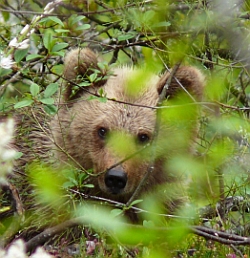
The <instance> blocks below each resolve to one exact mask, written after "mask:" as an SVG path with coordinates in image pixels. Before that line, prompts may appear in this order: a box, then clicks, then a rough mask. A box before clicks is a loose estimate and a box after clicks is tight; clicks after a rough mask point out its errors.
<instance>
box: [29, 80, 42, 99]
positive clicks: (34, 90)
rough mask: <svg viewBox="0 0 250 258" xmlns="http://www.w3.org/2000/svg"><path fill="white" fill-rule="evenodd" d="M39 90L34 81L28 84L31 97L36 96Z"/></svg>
mask: <svg viewBox="0 0 250 258" xmlns="http://www.w3.org/2000/svg"><path fill="white" fill-rule="evenodd" d="M39 92H40V87H39V86H38V85H37V84H36V83H32V84H31V85H30V93H31V95H32V96H33V97H36V96H37V95H38V93H39Z"/></svg>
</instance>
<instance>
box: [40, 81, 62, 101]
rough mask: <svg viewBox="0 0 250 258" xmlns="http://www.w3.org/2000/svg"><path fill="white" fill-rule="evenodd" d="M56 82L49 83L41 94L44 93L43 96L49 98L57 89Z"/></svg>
mask: <svg viewBox="0 0 250 258" xmlns="http://www.w3.org/2000/svg"><path fill="white" fill-rule="evenodd" d="M58 87H59V86H58V84H57V83H51V84H49V85H48V86H47V88H46V89H45V91H44V93H43V95H44V98H45V99H46V98H49V97H51V96H52V95H53V94H55V93H56V92H57V90H58Z"/></svg>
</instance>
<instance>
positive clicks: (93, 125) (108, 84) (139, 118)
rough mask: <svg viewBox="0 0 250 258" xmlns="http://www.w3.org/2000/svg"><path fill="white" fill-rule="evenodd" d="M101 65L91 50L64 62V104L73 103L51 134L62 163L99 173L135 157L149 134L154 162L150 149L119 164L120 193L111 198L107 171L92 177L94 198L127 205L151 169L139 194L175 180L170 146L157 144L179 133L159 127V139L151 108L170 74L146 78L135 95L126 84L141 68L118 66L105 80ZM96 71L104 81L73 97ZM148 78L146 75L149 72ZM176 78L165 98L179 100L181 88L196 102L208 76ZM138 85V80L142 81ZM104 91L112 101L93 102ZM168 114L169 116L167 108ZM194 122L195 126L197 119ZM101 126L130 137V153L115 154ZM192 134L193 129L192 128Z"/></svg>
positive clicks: (188, 72)
mask: <svg viewBox="0 0 250 258" xmlns="http://www.w3.org/2000/svg"><path fill="white" fill-rule="evenodd" d="M97 62H98V58H97V56H96V55H95V54H94V53H93V52H92V51H91V50H90V49H82V50H79V49H75V50H72V51H71V52H69V53H68V55H67V56H66V58H65V71H64V77H65V79H66V80H67V84H66V90H65V92H64V98H63V100H62V101H65V102H66V103H68V105H66V106H65V105H62V106H60V109H59V112H58V115H57V116H56V118H55V119H54V120H53V121H52V123H51V130H52V135H53V138H54V140H55V142H56V148H57V149H58V151H57V154H56V155H57V157H58V158H59V159H60V160H61V161H62V162H65V163H71V164H73V165H75V166H80V167H83V168H84V169H91V168H93V169H94V173H99V172H105V171H106V172H107V171H108V170H109V169H110V168H111V167H112V166H113V165H114V164H116V163H119V162H120V161H121V160H122V159H124V158H126V156H128V155H131V154H133V152H136V151H138V149H140V148H142V147H143V146H144V145H145V144H142V143H141V144H138V143H137V142H136V141H137V140H138V137H140V136H141V135H146V136H148V137H149V140H150V141H151V140H153V142H155V145H154V144H153V146H156V151H155V154H154V155H155V158H154V162H153V164H152V151H153V148H149V150H145V151H143V152H141V153H139V154H137V155H135V156H133V157H132V158H129V159H128V160H126V161H124V162H123V163H121V164H119V165H117V167H115V168H114V169H116V170H118V171H122V172H124V173H125V174H126V175H127V182H126V185H125V187H124V189H121V191H120V192H119V193H117V194H112V192H111V191H110V189H109V188H108V187H107V186H106V184H105V173H102V174H101V175H100V176H98V178H97V179H96V178H94V179H93V183H94V184H95V186H96V188H95V194H99V196H103V197H108V198H111V199H114V200H118V201H123V202H127V201H128V200H129V198H130V197H131V196H132V194H133V193H134V191H135V189H136V187H137V186H138V184H139V182H140V181H141V180H142V178H143V177H144V175H145V173H146V172H147V171H148V169H149V167H150V166H151V165H153V167H154V169H153V171H152V172H151V174H150V175H149V177H148V179H147V181H146V183H145V184H144V186H143V187H142V189H141V191H140V195H142V194H145V193H148V192H152V189H154V188H156V187H157V186H159V185H163V184H165V183H172V182H174V181H176V176H175V175H173V174H172V173H168V171H165V170H166V169H165V163H166V161H167V159H168V157H169V155H170V154H169V153H167V150H168V148H166V149H167V150H165V149H163V148H164V146H163V147H159V148H158V147H157V143H159V142H161V141H163V142H164V139H165V138H166V137H165V135H167V134H168V133H171V130H174V129H173V128H172V126H173V125H171V126H170V127H171V128H169V127H168V125H166V124H160V125H159V130H158V134H157V135H156V136H155V128H156V119H157V115H156V110H155V109H154V108H147V107H156V106H157V104H158V100H159V94H160V93H161V91H162V88H163V87H164V85H165V83H166V81H167V80H168V78H169V76H170V73H168V72H166V73H165V74H164V75H163V76H161V77H158V76H157V75H150V76H148V77H147V78H146V80H143V78H142V80H141V81H142V84H144V85H143V87H141V88H140V90H139V92H138V93H137V94H136V95H133V94H132V93H131V92H129V90H128V88H127V86H128V84H129V83H130V79H131V78H132V79H133V78H135V77H136V76H137V74H138V70H137V69H133V68H129V67H120V68H116V69H114V70H113V75H111V76H110V77H109V78H105V77H104V76H105V74H106V71H102V70H101V69H100V68H99V66H98V65H97ZM93 68H94V69H96V70H99V71H100V76H101V77H102V78H101V79H100V80H99V81H98V82H93V83H92V85H91V86H90V87H86V88H81V89H79V90H78V92H77V94H76V95H75V96H73V95H72V88H73V87H75V86H76V83H78V82H79V75H80V76H81V77H82V78H83V79H85V80H88V76H90V75H91V73H93ZM145 76H147V74H146V73H145ZM175 78H177V79H178V81H179V82H177V81H176V79H175ZM175 78H173V80H172V82H171V84H170V86H169V88H168V90H167V94H166V98H168V99H170V100H171V99H174V97H175V96H176V95H178V92H182V91H183V89H182V88H181V86H180V84H181V85H182V86H183V87H185V89H186V90H187V91H189V92H190V93H191V94H192V96H193V97H194V98H195V99H196V100H200V99H201V97H202V92H203V85H204V78H203V75H202V74H201V73H200V72H199V71H198V70H197V69H196V68H193V67H181V68H179V69H178V70H177V72H176V74H175ZM135 81H136V82H138V80H135ZM134 83H135V82H134ZM100 87H101V88H102V89H103V92H104V93H105V94H106V97H107V98H108V99H109V100H108V101H107V102H106V103H103V102H100V101H99V100H97V99H94V100H88V99H89V97H90V96H92V94H96V93H98V90H99V89H100ZM86 90H87V91H86ZM183 92H184V91H183ZM72 99H73V100H74V101H73V102H72V101H71V100H72ZM113 100H118V101H120V102H116V101H113ZM121 102H123V103H121ZM189 102H193V100H191V99H190V100H189ZM131 104H135V105H131ZM146 106H147V107H146ZM164 112H165V113H167V110H166V111H164ZM163 120H164V119H163ZM163 122H164V121H163ZM191 124H192V126H193V127H194V128H195V123H193V121H192V123H191ZM100 128H106V129H108V130H109V132H110V133H112V132H116V133H118V134H120V135H121V137H127V138H126V139H128V142H129V145H128V146H129V147H128V146H126V148H128V149H129V150H128V151H126V150H125V151H124V152H122V151H121V152H120V151H119V150H118V151H117V150H114V148H113V146H112V144H111V145H110V144H109V143H107V141H106V140H104V139H102V138H101V137H100V135H99V134H98V130H99V129H100ZM191 131H194V130H193V128H191ZM155 138H156V139H158V142H157V141H155ZM136 139H137V140H136ZM121 148H122V146H121ZM177 149H178V148H177ZM177 151H178V150H177ZM116 170H115V171H116ZM168 199H169V200H166V202H167V205H168V207H169V208H170V210H171V209H172V207H171V206H172V204H173V203H174V202H175V201H173V198H172V197H171V196H170V197H169V198H168Z"/></svg>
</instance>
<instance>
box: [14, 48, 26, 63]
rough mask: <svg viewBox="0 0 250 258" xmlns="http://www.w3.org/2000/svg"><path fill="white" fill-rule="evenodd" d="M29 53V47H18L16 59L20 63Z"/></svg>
mask: <svg viewBox="0 0 250 258" xmlns="http://www.w3.org/2000/svg"><path fill="white" fill-rule="evenodd" d="M27 53H28V49H17V50H16V51H15V54H14V59H15V61H16V62H17V63H19V62H20V61H21V60H22V59H23V58H24V57H25V56H26V55H27Z"/></svg>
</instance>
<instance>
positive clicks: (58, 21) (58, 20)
mask: <svg viewBox="0 0 250 258" xmlns="http://www.w3.org/2000/svg"><path fill="white" fill-rule="evenodd" d="M47 19H48V20H51V21H53V22H55V23H57V24H60V25H61V26H62V27H64V23H63V22H62V21H61V20H60V19H59V18H58V17H56V16H49V17H47Z"/></svg>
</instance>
